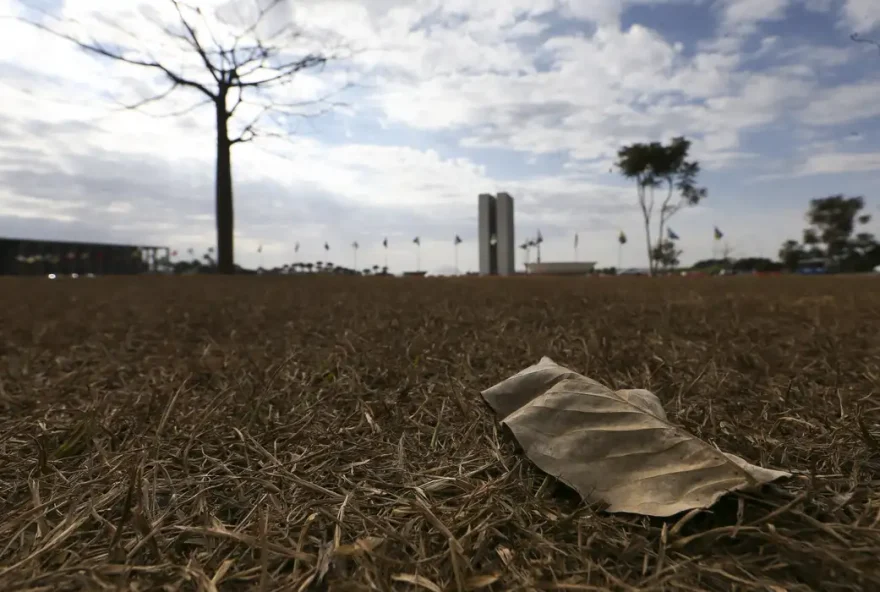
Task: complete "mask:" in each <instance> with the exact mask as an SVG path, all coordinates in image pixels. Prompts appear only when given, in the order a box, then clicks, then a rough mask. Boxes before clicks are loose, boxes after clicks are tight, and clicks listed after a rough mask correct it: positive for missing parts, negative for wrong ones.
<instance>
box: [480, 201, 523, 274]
mask: <svg viewBox="0 0 880 592" xmlns="http://www.w3.org/2000/svg"><path fill="white" fill-rule="evenodd" d="M478 237H479V243H480V275H513V274H514V273H515V266H516V263H515V261H516V251H515V246H514V236H513V198H512V197H511V196H510V194H509V193H499V194H498V195H497V196H494V195H492V194H490V193H481V194H480V214H479V232H478Z"/></svg>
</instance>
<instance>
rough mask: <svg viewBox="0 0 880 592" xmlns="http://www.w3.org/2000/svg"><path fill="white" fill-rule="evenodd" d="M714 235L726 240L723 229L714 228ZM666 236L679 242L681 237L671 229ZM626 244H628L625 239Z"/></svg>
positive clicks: (717, 238)
mask: <svg viewBox="0 0 880 592" xmlns="http://www.w3.org/2000/svg"><path fill="white" fill-rule="evenodd" d="M620 234H621V235H623V232H621V233H620ZM712 235H713V236H714V237H715V240H721V239H722V238H724V233H723V232H721V229H720V228H718V227H717V226H715V227H714V229H713V232H712ZM666 236H667V237H668V238H669V240H679V236H678V235H677V234H676V233H675V231H674V230H672V229H671V228H667V229H666ZM624 242H626V240H625V239H624ZM621 244H622V243H621Z"/></svg>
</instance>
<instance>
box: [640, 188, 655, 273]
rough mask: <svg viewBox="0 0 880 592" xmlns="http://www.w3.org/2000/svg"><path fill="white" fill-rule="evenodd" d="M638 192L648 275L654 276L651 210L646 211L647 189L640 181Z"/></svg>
mask: <svg viewBox="0 0 880 592" xmlns="http://www.w3.org/2000/svg"><path fill="white" fill-rule="evenodd" d="M637 183H638V185H637V186H638V189H637V191H638V192H639V206H640V207H641V208H642V217H643V218H644V220H645V244H647V246H648V272H649V273H650V275H654V257H653V252H652V246H651V210H649V209H648V204H647V203H646V201H645V199H646V196H645V192H646V191H647V187H646V186H645V185H644V183H642V181H641V179H639V180H638V181H637Z"/></svg>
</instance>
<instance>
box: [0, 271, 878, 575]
mask: <svg viewBox="0 0 880 592" xmlns="http://www.w3.org/2000/svg"><path fill="white" fill-rule="evenodd" d="M490 303H494V305H492V306H490ZM0 304H2V312H0V589H2V590H4V591H12V590H83V589H89V590H92V589H95V590H97V589H128V590H147V589H157V590H159V589H164V590H204V591H211V590H239V589H242V590H243V589H255V590H314V589H333V590H367V589H378V590H390V589H401V590H404V589H416V588H419V589H422V590H428V591H437V590H475V589H487V590H503V589H508V590H509V589H520V590H536V589H538V590H542V589H546V590H550V589H553V590H635V589H639V590H765V591H772V592H780V591H783V590H785V591H790V592H794V591H799V590H818V589H821V590H825V591H835V590H870V589H880V567H878V563H877V557H878V556H880V488H878V486H880V429H878V425H880V422H878V419H880V397H878V395H877V393H878V388H880V283H878V282H877V281H876V279H875V278H827V279H816V278H760V279H753V278H728V279H723V278H714V279H710V278H699V279H688V278H671V279H656V280H652V279H648V278H630V279H625V278H621V279H611V278H597V279H590V280H576V279H573V280H563V279H538V278H523V279H509V280H501V279H499V280H479V279H462V280H430V279H427V280H420V279H413V280H401V279H391V278H374V279H369V278H363V279H345V278H231V279H224V278H210V277H208V278H205V277H192V278H129V279H112V278H100V279H97V280H89V281H83V280H76V281H56V282H50V281H48V280H4V281H2V282H0ZM542 355H549V356H551V357H552V358H553V359H554V360H557V361H558V362H560V363H563V364H565V365H566V366H568V367H570V368H573V369H576V370H578V371H580V372H583V373H586V374H588V375H589V376H591V377H593V378H595V379H596V380H599V381H601V382H603V383H604V384H607V385H608V386H610V387H612V388H624V387H633V388H647V389H650V390H653V391H654V392H655V393H656V394H657V395H658V396H659V397H660V399H661V400H662V401H663V404H664V407H665V409H666V411H667V413H668V415H669V418H670V419H671V420H672V421H675V422H677V423H679V424H681V425H683V426H684V427H685V428H687V429H688V430H690V431H691V432H693V433H694V434H696V435H698V436H700V437H701V438H703V439H705V440H707V441H709V442H711V443H713V444H717V445H718V446H719V447H720V448H721V449H722V450H725V451H729V452H733V453H736V454H739V455H740V456H742V457H743V458H745V459H747V460H749V461H750V462H754V463H757V464H761V465H762V466H767V467H772V468H781V469H787V470H791V471H793V472H795V473H796V476H795V478H794V479H791V480H788V481H784V482H781V483H779V484H778V485H774V486H769V487H768V488H766V490H764V491H762V492H759V493H748V494H738V495H733V496H729V497H728V498H725V499H724V500H722V502H721V503H719V504H718V505H717V506H715V507H714V508H713V510H712V511H711V512H692V513H689V514H686V515H684V516H676V517H673V518H672V519H669V520H659V519H647V518H643V517H639V516H632V515H608V514H604V513H602V512H601V508H597V507H590V506H587V505H584V504H582V503H580V502H579V501H578V500H577V499H576V497H575V496H574V495H572V494H571V492H570V491H568V490H566V489H565V488H563V487H561V486H558V485H556V484H555V483H553V482H552V480H551V479H549V478H546V477H545V476H543V475H542V474H540V473H539V472H538V471H536V470H535V469H534V468H533V467H532V466H531V465H530V463H529V462H528V461H526V460H524V459H523V458H522V457H521V456H520V455H519V454H518V452H517V451H516V450H515V448H514V446H513V444H512V442H511V441H510V440H509V439H508V438H507V437H506V436H505V434H504V433H503V432H502V430H501V429H500V428H499V427H498V426H497V424H496V422H495V419H494V416H493V414H492V413H491V411H490V410H489V409H488V408H487V407H486V406H485V404H484V403H483V401H482V399H481V398H480V396H479V391H480V390H481V389H484V388H486V387H487V386H490V385H492V384H495V383H496V382H498V381H499V380H501V379H502V378H505V377H506V376H509V375H511V374H513V373H514V372H516V371H518V370H520V369H522V368H524V367H525V366H528V365H530V364H533V363H535V362H536V361H537V360H538V359H539V358H540V357H541V356H542Z"/></svg>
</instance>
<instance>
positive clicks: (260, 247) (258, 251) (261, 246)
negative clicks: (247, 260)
mask: <svg viewBox="0 0 880 592" xmlns="http://www.w3.org/2000/svg"><path fill="white" fill-rule="evenodd" d="M262 252H263V245H260V246H259V247H257V253H262Z"/></svg>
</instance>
